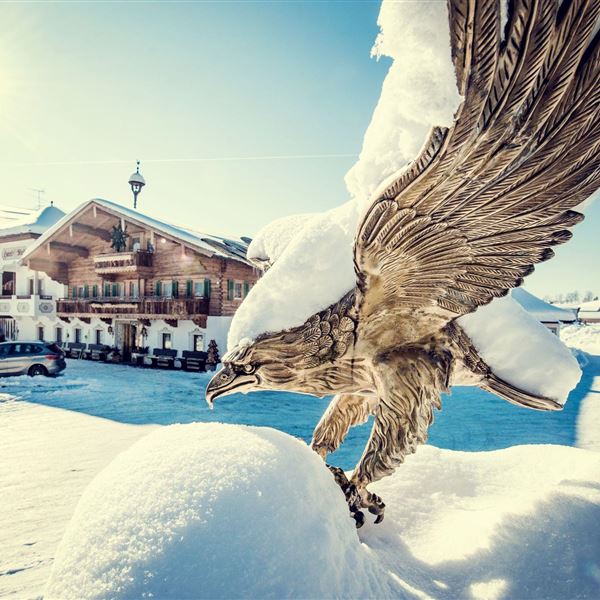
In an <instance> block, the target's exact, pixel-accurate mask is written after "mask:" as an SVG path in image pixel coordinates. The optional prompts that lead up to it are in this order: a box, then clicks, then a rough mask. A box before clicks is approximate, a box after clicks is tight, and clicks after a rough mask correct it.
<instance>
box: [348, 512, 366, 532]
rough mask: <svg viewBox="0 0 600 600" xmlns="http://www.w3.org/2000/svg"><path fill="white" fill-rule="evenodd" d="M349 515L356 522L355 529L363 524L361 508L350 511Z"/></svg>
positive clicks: (363, 516)
mask: <svg viewBox="0 0 600 600" xmlns="http://www.w3.org/2000/svg"><path fill="white" fill-rule="evenodd" d="M351 516H352V518H353V519H354V521H355V522H356V529H360V528H361V527H362V526H363V525H364V524H365V513H364V512H363V511H362V510H357V511H356V512H355V513H351Z"/></svg>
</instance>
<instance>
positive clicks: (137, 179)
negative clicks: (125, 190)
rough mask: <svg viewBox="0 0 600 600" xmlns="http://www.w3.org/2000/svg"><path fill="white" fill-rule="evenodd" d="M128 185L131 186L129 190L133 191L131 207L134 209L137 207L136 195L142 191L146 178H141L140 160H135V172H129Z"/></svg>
mask: <svg viewBox="0 0 600 600" xmlns="http://www.w3.org/2000/svg"><path fill="white" fill-rule="evenodd" d="M129 185H130V186H131V191H132V192H133V208H134V210H135V209H136V208H137V197H138V194H139V193H140V192H141V191H142V188H143V187H144V186H145V185H146V180H145V179H144V178H143V176H142V174H141V173H140V161H139V160H138V161H137V168H136V170H135V173H132V174H131V177H130V178H129Z"/></svg>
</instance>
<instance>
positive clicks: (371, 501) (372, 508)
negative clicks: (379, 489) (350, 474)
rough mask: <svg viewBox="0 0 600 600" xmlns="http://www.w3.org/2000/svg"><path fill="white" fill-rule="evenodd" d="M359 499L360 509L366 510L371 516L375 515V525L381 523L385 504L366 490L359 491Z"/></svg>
mask: <svg viewBox="0 0 600 600" xmlns="http://www.w3.org/2000/svg"><path fill="white" fill-rule="evenodd" d="M360 497H361V498H360V505H361V506H362V508H366V509H367V510H368V511H369V512H370V513H371V514H373V515H377V518H376V519H375V523H381V521H383V515H384V513H385V503H384V502H383V500H382V499H381V498H380V497H379V496H378V495H377V494H373V493H372V492H369V491H368V490H366V489H363V490H362V491H361V494H360Z"/></svg>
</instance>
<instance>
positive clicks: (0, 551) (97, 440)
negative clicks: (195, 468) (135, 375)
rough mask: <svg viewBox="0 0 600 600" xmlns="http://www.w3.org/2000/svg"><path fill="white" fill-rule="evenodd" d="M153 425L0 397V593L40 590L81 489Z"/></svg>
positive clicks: (8, 595) (24, 593) (32, 593)
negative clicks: (105, 417) (131, 422)
mask: <svg viewBox="0 0 600 600" xmlns="http://www.w3.org/2000/svg"><path fill="white" fill-rule="evenodd" d="M151 429H152V427H151V426H132V425H124V424H122V423H115V422H114V421H108V420H106V419H99V418H97V417H90V416H88V415H83V414H78V413H76V412H73V411H69V410H62V409H58V408H49V407H46V406H40V405H37V404H31V403H29V402H17V401H14V400H12V398H11V397H10V396H8V395H6V394H1V395H0V502H1V506H2V509H1V510H0V598H33V597H36V596H38V595H39V594H40V593H41V591H42V590H43V587H44V584H45V581H46V579H47V577H48V574H49V570H50V565H51V563H52V560H53V557H54V552H55V550H56V546H57V544H58V542H59V541H60V539H61V537H62V535H63V533H64V530H65V526H66V524H67V523H68V521H69V519H70V518H71V516H72V514H73V511H74V510H75V506H76V505H77V502H78V501H79V497H80V496H81V493H82V492H83V490H84V489H85V487H86V486H87V485H88V484H89V483H90V481H91V480H92V479H93V478H94V477H95V476H96V475H97V474H98V472H99V471H101V470H102V469H103V468H104V467H106V465H108V464H109V463H110V462H111V461H112V459H113V458H114V457H115V456H116V455H117V454H118V453H119V452H121V451H122V450H124V449H126V448H127V447H129V446H130V445H131V444H132V443H133V442H134V441H136V440H137V439H139V438H140V437H142V436H144V435H146V434H147V433H149V431H151Z"/></svg>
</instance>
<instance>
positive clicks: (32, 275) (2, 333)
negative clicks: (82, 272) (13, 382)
mask: <svg viewBox="0 0 600 600" xmlns="http://www.w3.org/2000/svg"><path fill="white" fill-rule="evenodd" d="M64 214H65V213H64V212H63V211H62V210H60V209H58V208H56V207H55V206H47V207H45V208H42V209H40V210H27V209H23V208H13V207H9V206H0V271H1V272H2V293H1V295H0V340H3V339H6V340H13V339H44V338H46V337H47V335H48V334H49V333H50V330H49V328H48V324H49V323H50V322H52V320H56V310H55V309H56V305H55V302H54V300H55V298H57V297H61V296H62V295H63V290H64V286H62V285H60V284H58V283H57V282H55V281H52V279H50V277H48V276H47V275H45V274H44V273H43V272H41V271H40V270H36V269H29V268H28V267H27V266H26V265H22V264H20V259H21V257H22V256H23V255H24V254H25V252H26V251H27V249H28V248H29V247H30V246H31V245H32V244H33V243H34V242H35V240H36V239H37V238H39V237H40V236H41V235H42V234H43V233H44V231H46V230H47V229H48V228H49V227H51V226H52V225H54V224H55V223H56V222H57V221H58V220H59V219H61V218H62V217H63V216H64Z"/></svg>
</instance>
